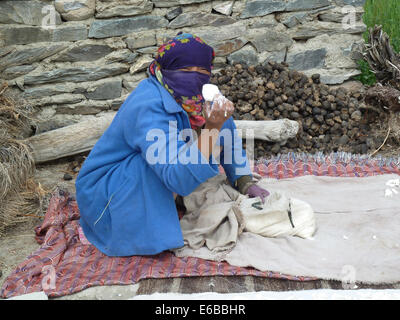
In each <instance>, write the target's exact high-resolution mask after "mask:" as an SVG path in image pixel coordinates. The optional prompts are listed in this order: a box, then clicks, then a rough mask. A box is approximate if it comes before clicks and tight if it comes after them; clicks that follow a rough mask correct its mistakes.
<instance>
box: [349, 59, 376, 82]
mask: <svg viewBox="0 0 400 320" xmlns="http://www.w3.org/2000/svg"><path fill="white" fill-rule="evenodd" d="M357 63H358V66H359V69H360V71H361V74H360V75H358V76H356V77H354V78H355V79H356V80H358V81H360V82H361V83H363V84H365V85H368V86H372V85H374V84H375V83H376V77H375V74H374V73H373V72H372V71H371V68H370V67H369V64H368V62H367V61H365V60H358V61H357Z"/></svg>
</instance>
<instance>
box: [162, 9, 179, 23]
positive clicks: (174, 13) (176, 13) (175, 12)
mask: <svg viewBox="0 0 400 320" xmlns="http://www.w3.org/2000/svg"><path fill="white" fill-rule="evenodd" d="M181 13H182V7H177V8H175V9H172V10H171V11H168V12H167V14H166V15H165V18H166V19H168V21H171V20H173V19H175V18H176V17H177V16H179V15H180V14H181Z"/></svg>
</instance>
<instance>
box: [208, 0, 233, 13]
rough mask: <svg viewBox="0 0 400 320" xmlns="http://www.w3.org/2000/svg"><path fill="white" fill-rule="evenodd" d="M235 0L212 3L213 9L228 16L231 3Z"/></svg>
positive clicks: (231, 6) (231, 7) (230, 10)
mask: <svg viewBox="0 0 400 320" xmlns="http://www.w3.org/2000/svg"><path fill="white" fill-rule="evenodd" d="M234 2H235V1H224V2H221V3H216V4H214V5H213V9H214V10H215V11H217V12H219V13H221V14H224V15H226V16H230V15H231V13H232V9H233V3H234Z"/></svg>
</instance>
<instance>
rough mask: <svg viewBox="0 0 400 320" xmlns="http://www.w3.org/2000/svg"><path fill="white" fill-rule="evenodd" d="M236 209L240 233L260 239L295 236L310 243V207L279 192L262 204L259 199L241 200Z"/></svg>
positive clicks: (313, 227) (312, 227) (312, 220)
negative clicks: (240, 221) (240, 227)
mask: <svg viewBox="0 0 400 320" xmlns="http://www.w3.org/2000/svg"><path fill="white" fill-rule="evenodd" d="M239 208H240V212H241V215H242V217H243V221H244V230H245V231H248V232H252V233H255V234H259V235H261V236H264V237H273V238H275V237H284V236H299V237H301V238H305V239H310V238H312V236H313V235H314V233H315V230H316V223H315V215H314V210H313V209H312V207H311V206H310V205H309V204H308V203H306V202H304V201H302V200H299V199H296V198H288V197H287V196H286V195H285V194H284V193H281V192H272V193H271V194H270V195H269V196H268V197H267V198H266V199H265V203H264V204H263V203H262V202H261V201H260V199H259V198H246V199H243V200H242V201H241V203H240V205H239Z"/></svg>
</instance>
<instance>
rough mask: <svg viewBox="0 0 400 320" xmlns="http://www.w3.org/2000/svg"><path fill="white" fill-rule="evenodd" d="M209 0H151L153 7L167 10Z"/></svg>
mask: <svg viewBox="0 0 400 320" xmlns="http://www.w3.org/2000/svg"><path fill="white" fill-rule="evenodd" d="M208 1H210V0H152V2H153V3H154V5H155V6H156V7H159V8H169V7H175V6H179V5H184V4H191V3H201V2H208Z"/></svg>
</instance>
